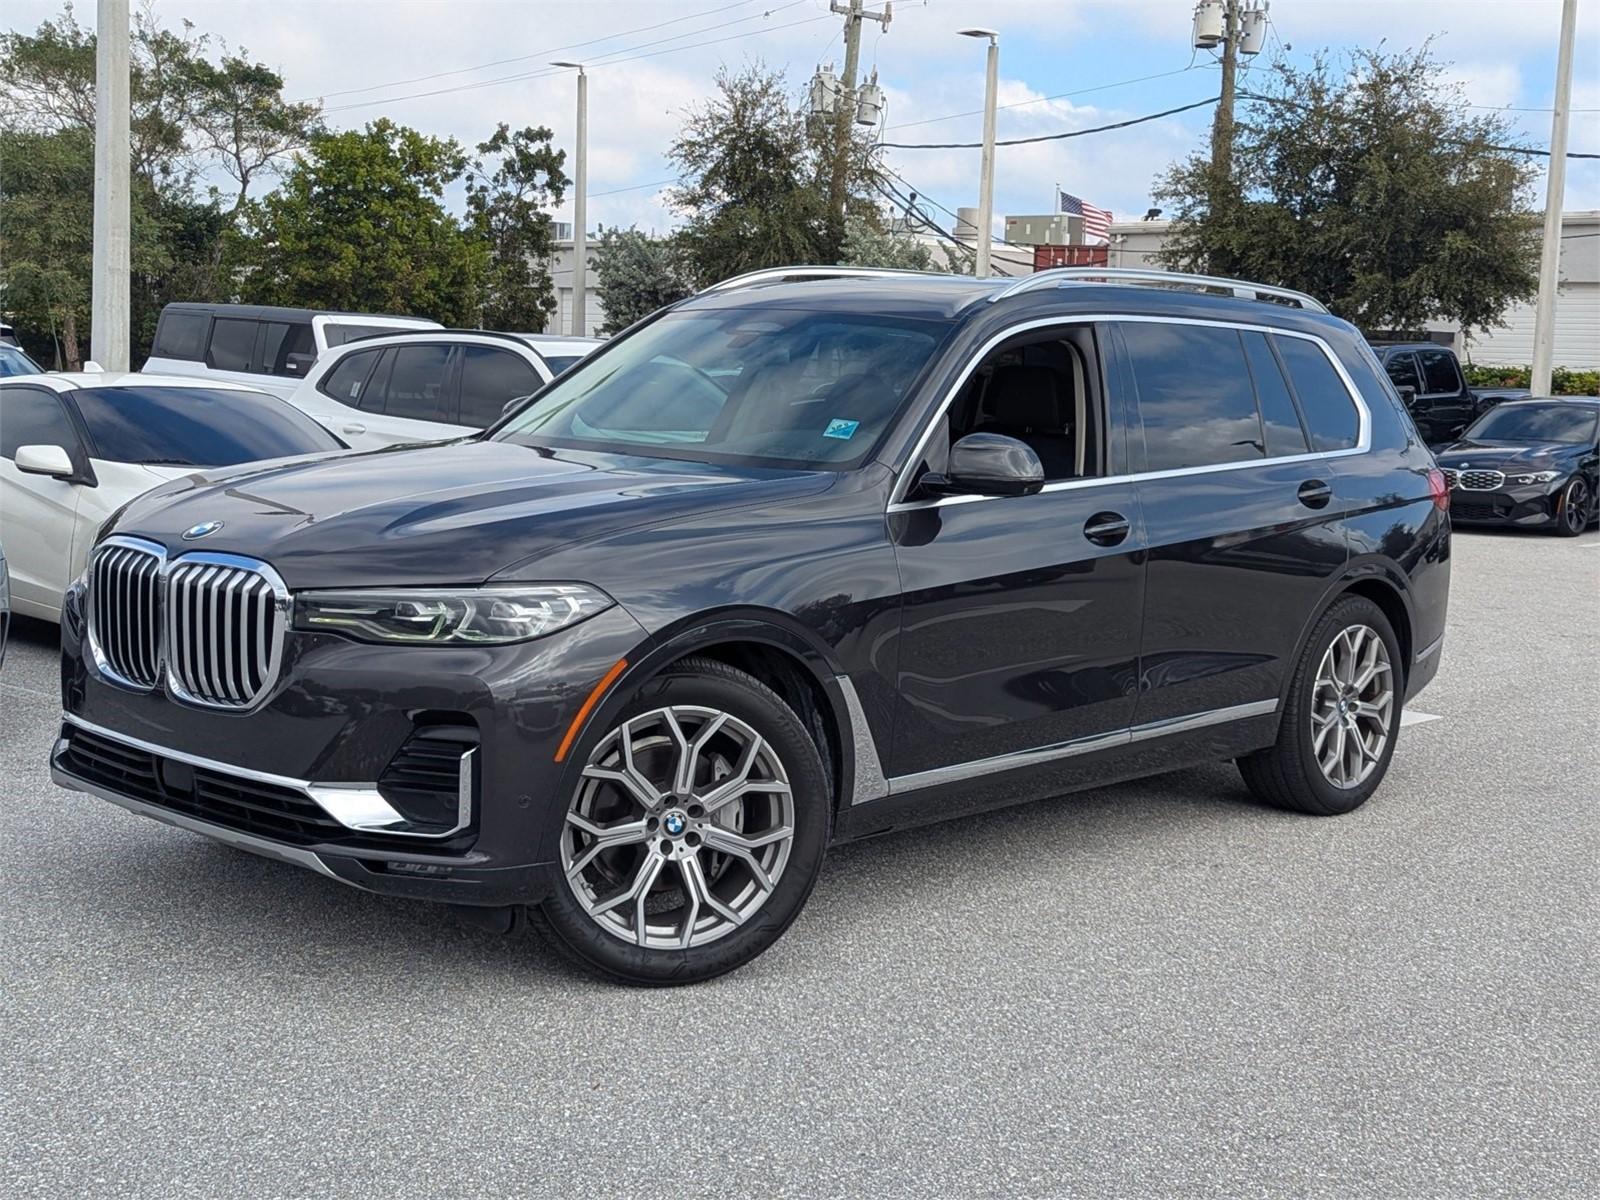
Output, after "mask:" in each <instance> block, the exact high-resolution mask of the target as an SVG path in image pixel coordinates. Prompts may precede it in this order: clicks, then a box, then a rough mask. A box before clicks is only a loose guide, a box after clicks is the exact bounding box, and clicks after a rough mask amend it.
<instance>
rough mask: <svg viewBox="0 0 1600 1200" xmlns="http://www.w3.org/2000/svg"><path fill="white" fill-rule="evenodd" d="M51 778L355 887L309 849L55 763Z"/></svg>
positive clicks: (187, 828)
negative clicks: (149, 800) (149, 799)
mask: <svg viewBox="0 0 1600 1200" xmlns="http://www.w3.org/2000/svg"><path fill="white" fill-rule="evenodd" d="M50 778H51V780H52V781H53V782H54V783H55V784H56V786H57V787H64V788H69V789H71V790H73V791H77V792H87V793H88V794H89V795H91V796H98V797H99V798H100V799H102V800H109V801H111V803H112V804H116V805H119V806H120V807H122V808H125V809H127V810H128V811H129V812H131V813H137V814H138V815H139V816H141V817H149V818H150V819H151V820H154V821H160V822H161V823H162V824H163V825H172V826H175V827H177V828H178V829H186V830H188V831H189V832H190V833H198V834H201V835H203V836H205V837H208V838H212V839H214V840H216V841H219V842H225V843H226V844H228V845H230V846H233V847H235V848H237V849H240V850H248V851H249V852H250V853H251V854H259V855H260V856H261V857H262V858H270V859H274V860H276V861H278V862H284V863H289V864H291V865H292V866H296V867H304V868H305V869H306V870H308V871H315V872H316V873H317V874H318V875H325V876H326V877H327V878H329V879H334V880H338V882H340V883H343V884H347V885H349V886H350V887H355V886H356V885H355V884H353V883H351V882H350V881H349V880H348V879H344V878H342V877H341V876H339V875H336V874H334V872H333V871H332V870H331V869H330V868H329V867H328V864H327V863H325V862H324V861H323V860H322V856H321V855H320V854H314V853H312V852H311V851H310V850H302V849H301V848H300V847H298V846H285V845H283V844H282V843H281V842H272V841H268V840H267V839H265V838H258V837H254V836H252V835H251V834H248V833H240V832H239V831H238V830H236V829H229V828H228V827H227V826H225V825H213V824H211V823H210V822H209V821H201V820H198V819H196V818H194V817H190V816H186V815H184V814H183V813H176V812H172V811H171V810H169V809H165V808H161V807H159V806H157V805H154V804H146V803H144V802H143V801H142V800H135V799H133V798H132V797H131V796H123V795H121V794H119V793H117V792H114V791H112V790H111V789H110V788H105V787H100V786H99V785H98V784H93V783H90V782H88V781H87V780H83V779H79V778H78V777H77V776H76V775H69V774H67V772H65V771H63V770H62V769H61V768H60V767H58V766H56V765H55V764H54V763H53V762H52V763H51V766H50Z"/></svg>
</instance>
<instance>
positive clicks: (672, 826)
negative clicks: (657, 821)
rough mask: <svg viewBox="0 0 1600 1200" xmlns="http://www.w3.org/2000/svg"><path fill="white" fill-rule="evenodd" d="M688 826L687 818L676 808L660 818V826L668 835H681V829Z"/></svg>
mask: <svg viewBox="0 0 1600 1200" xmlns="http://www.w3.org/2000/svg"><path fill="white" fill-rule="evenodd" d="M688 827H689V818H688V817H686V816H685V815H684V814H683V813H681V812H679V811H678V810H677V809H673V810H672V811H671V812H669V813H667V815H666V816H664V817H662V818H661V828H663V829H665V830H666V831H667V835H668V836H669V837H681V836H682V834H683V831H684V830H685V829H687V828H688Z"/></svg>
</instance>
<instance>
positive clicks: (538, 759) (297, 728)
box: [51, 593, 645, 905]
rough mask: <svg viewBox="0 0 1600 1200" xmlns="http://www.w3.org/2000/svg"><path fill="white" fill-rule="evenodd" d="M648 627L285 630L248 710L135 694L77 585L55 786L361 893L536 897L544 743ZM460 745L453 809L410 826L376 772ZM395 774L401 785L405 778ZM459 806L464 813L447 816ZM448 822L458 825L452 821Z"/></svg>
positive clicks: (603, 622) (540, 881) (555, 738)
mask: <svg viewBox="0 0 1600 1200" xmlns="http://www.w3.org/2000/svg"><path fill="white" fill-rule="evenodd" d="M644 637H645V635H644V631H643V630H642V629H641V628H640V626H639V625H638V624H637V623H636V622H635V621H634V620H633V619H632V618H631V617H629V616H628V615H627V614H626V613H625V612H623V611H622V610H621V609H619V608H612V609H609V610H607V611H606V612H603V613H600V614H598V615H596V616H595V617H592V618H591V619H590V620H588V621H585V622H583V623H582V624H580V625H577V626H574V627H573V628H571V629H569V630H565V631H563V632H561V633H558V634H555V635H553V636H551V637H549V638H545V639H540V640H537V641H533V642H527V643H522V644H520V645H515V646H500V647H470V648H462V649H449V648H436V647H387V646H374V645H367V644H362V643H357V642H352V641H348V640H346V639H343V638H339V637H334V636H328V635H306V634H298V633H293V634H290V635H289V636H288V637H287V638H286V641H285V650H284V655H283V663H282V667H281V671H280V674H279V678H278V679H277V681H276V682H275V683H274V684H273V686H272V688H271V691H270V694H269V696H268V698H267V699H266V700H265V702H264V703H263V704H262V705H261V706H260V707H258V708H256V709H254V710H253V711H250V712H227V711H217V710H207V709H200V708H195V707H191V706H188V705H185V704H182V703H179V702H177V701H175V700H173V699H171V698H169V697H168V696H166V695H165V694H163V693H162V692H161V691H159V690H158V691H155V692H133V691H129V690H127V689H125V688H123V687H119V686H117V685H116V684H114V683H111V682H109V681H108V680H107V679H106V678H105V677H104V676H102V675H101V673H100V670H99V668H98V666H97V665H96V663H95V662H94V659H93V656H92V655H90V654H88V653H85V650H86V646H85V641H84V637H83V621H82V617H81V611H80V606H79V597H78V596H77V595H76V594H75V593H69V596H68V602H67V605H66V609H65V611H64V613H63V622H62V664H61V670H62V703H63V709H64V714H63V724H62V730H61V737H60V738H59V739H58V740H57V743H56V746H55V748H54V750H53V751H52V754H51V775H52V778H53V779H54V780H55V782H56V783H57V784H59V785H60V786H62V787H66V788H70V789H73V790H77V791H81V792H85V793H88V794H90V795H95V796H99V797H101V798H103V799H106V800H109V801H111V802H112V803H115V804H118V805H120V806H121V807H123V808H126V809H128V810H129V811H132V812H136V813H139V814H141V815H143V816H149V817H153V818H154V819H156V820H160V821H163V822H165V823H167V824H170V825H175V826H178V827H180V828H183V829H188V830H191V831H192V832H196V833H201V834H205V835H206V836H208V837H212V838H216V839H217V840H219V841H224V842H227V843H228V844H230V845H234V846H237V847H239V848H241V849H245V850H249V851H252V852H254V853H257V854H262V855H265V856H267V857H269V858H274V859H277V860H279V861H283V862H289V863H293V864H295V865H297V866H302V867H306V868H308V869H311V870H314V871H317V872H318V873H319V874H323V875H326V876H330V877H332V878H336V879H339V880H341V881H342V882H345V883H350V884H353V885H355V886H357V887H361V888H364V889H366V890H368V891H374V892H381V893H384V894H389V895H396V896H406V897H413V898H423V899H434V900H442V901H447V902H451V903H457V904H477V905H503V904H513V903H524V902H532V901H535V900H537V899H539V898H540V897H541V896H542V895H543V894H544V889H545V887H546V886H547V880H548V875H549V864H550V863H551V862H552V861H553V860H554V858H555V851H554V830H555V828H556V827H558V823H557V822H553V821H551V820H550V816H549V813H550V806H551V804H552V803H553V802H557V801H556V798H558V797H563V796H565V795H566V790H565V789H566V787H567V786H568V781H567V778H566V776H567V774H568V773H569V772H570V771H571V770H572V765H571V763H570V762H569V763H566V764H563V763H557V762H555V761H554V753H555V748H556V746H557V745H558V744H559V741H560V739H561V737H562V736H563V734H564V732H565V730H566V728H567V727H568V725H569V724H570V723H571V722H572V720H573V719H574V717H575V715H576V713H577V711H578V709H579V708H580V706H581V705H582V703H583V701H584V699H585V697H586V696H587V695H588V692H589V690H590V689H591V688H592V687H593V686H594V683H595V681H596V680H597V679H599V678H600V677H601V676H602V675H604V674H605V672H606V671H607V670H608V669H609V668H610V667H611V665H612V664H613V663H615V662H616V661H617V660H618V659H619V658H622V657H625V656H629V655H632V654H634V653H635V652H636V648H637V647H638V646H639V644H640V642H641V641H642V640H644ZM441 722H444V723H446V724H445V726H444V727H447V728H449V729H451V730H453V731H455V732H456V733H459V734H460V735H461V736H462V737H463V738H464V739H468V740H469V741H470V747H469V748H470V753H467V754H463V755H462V758H461V760H460V764H461V766H460V770H459V772H458V775H457V776H456V777H455V778H456V780H457V782H458V784H459V789H460V790H459V792H458V794H457V796H456V797H455V804H454V806H453V811H452V812H449V813H446V814H445V815H444V816H442V817H441V819H440V822H439V823H438V824H437V825H435V826H431V827H429V828H430V829H436V830H437V831H438V832H437V833H429V834H427V835H422V834H418V833H417V832H416V831H415V828H409V831H408V826H407V825H406V823H405V822H404V821H400V822H396V821H394V820H392V819H391V817H392V815H393V809H389V813H390V815H389V816H386V815H385V812H384V810H385V809H386V808H389V806H388V805H387V804H386V803H385V801H384V796H385V795H389V796H391V797H393V796H394V795H395V793H394V792H393V791H392V790H391V789H390V788H389V787H388V784H387V782H386V783H385V784H384V790H383V791H382V792H380V790H379V784H378V782H377V781H379V780H384V781H389V780H391V779H393V778H394V765H395V763H396V762H397V761H399V760H403V759H404V753H403V752H408V751H409V748H410V747H413V746H414V745H415V744H416V742H417V739H418V737H419V730H423V731H426V730H432V729H436V728H439V727H440V724H439V723H441ZM402 782H404V781H402ZM458 815H459V819H457V817H458ZM452 826H453V827H452Z"/></svg>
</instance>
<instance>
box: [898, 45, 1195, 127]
mask: <svg viewBox="0 0 1600 1200" xmlns="http://www.w3.org/2000/svg"><path fill="white" fill-rule="evenodd" d="M1194 69H1195V64H1194V63H1193V62H1190V64H1189V65H1188V66H1187V67H1179V68H1178V69H1177V70H1176V71H1160V72H1158V73H1156V74H1154V75H1141V76H1139V78H1137V79H1121V80H1118V81H1117V82H1116V83H1101V84H1096V85H1095V86H1094V87H1086V88H1078V89H1077V90H1076V91H1071V92H1057V93H1056V94H1055V95H1053V96H1039V97H1037V98H1035V99H1033V100H1018V101H1017V102H1016V103H1014V104H1002V105H999V106H998V109H997V111H999V110H1004V109H1011V108H1026V107H1028V105H1030V104H1046V103H1048V102H1049V101H1051V100H1067V99H1070V98H1071V97H1073V96H1087V95H1089V94H1090V93H1091V92H1106V91H1110V90H1111V89H1112V88H1119V87H1128V86H1129V85H1131V84H1135V83H1148V82H1149V81H1150V80H1152V79H1168V78H1170V77H1171V76H1173V75H1183V74H1185V73H1186V72H1189V71H1193V70H1194ZM982 115H983V109H981V108H973V109H969V110H967V111H966V112H958V113H946V114H945V115H944V116H942V117H924V118H923V119H922V120H920V121H902V122H900V123H899V124H897V125H890V126H887V128H889V129H910V128H911V127H912V126H914V125H935V124H937V123H938V122H940V121H954V120H956V119H958V118H960V117H981V116H982Z"/></svg>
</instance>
